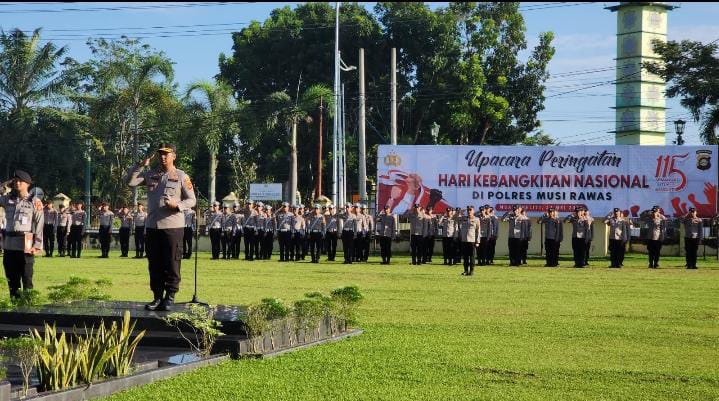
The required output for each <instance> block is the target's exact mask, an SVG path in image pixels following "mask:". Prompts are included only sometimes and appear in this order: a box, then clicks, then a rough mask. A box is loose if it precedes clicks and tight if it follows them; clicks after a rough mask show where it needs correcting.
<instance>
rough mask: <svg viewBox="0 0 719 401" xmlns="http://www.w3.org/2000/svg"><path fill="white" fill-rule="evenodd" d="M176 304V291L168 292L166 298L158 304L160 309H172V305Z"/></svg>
mask: <svg viewBox="0 0 719 401" xmlns="http://www.w3.org/2000/svg"><path fill="white" fill-rule="evenodd" d="M174 304H175V293H174V292H167V293H166V294H165V298H163V299H162V302H160V305H158V306H157V309H156V310H158V311H171V310H172V306H173V305H174Z"/></svg>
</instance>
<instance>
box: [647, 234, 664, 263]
mask: <svg viewBox="0 0 719 401" xmlns="http://www.w3.org/2000/svg"><path fill="white" fill-rule="evenodd" d="M647 251H648V252H649V267H659V255H660V254H661V253H662V241H659V240H649V241H647Z"/></svg>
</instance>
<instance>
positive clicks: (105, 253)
mask: <svg viewBox="0 0 719 401" xmlns="http://www.w3.org/2000/svg"><path fill="white" fill-rule="evenodd" d="M98 218H99V219H100V230H99V231H98V234H97V235H98V239H99V240H100V251H101V253H102V254H101V255H100V257H101V258H109V257H110V243H111V242H112V222H113V220H115V213H113V212H111V211H110V205H108V204H107V202H102V204H101V205H100V211H99V213H98Z"/></svg>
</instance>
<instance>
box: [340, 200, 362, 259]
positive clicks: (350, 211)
mask: <svg viewBox="0 0 719 401" xmlns="http://www.w3.org/2000/svg"><path fill="white" fill-rule="evenodd" d="M356 210H357V208H356V207H354V206H353V205H351V204H347V205H345V211H344V212H342V213H338V215H337V218H338V219H339V222H340V226H341V227H342V250H343V251H344V257H345V260H344V262H343V263H342V264H345V265H348V264H349V265H351V264H352V257H353V255H354V240H355V233H356V232H357V214H356V213H355V212H356Z"/></svg>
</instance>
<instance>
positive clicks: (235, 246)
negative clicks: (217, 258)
mask: <svg viewBox="0 0 719 401" xmlns="http://www.w3.org/2000/svg"><path fill="white" fill-rule="evenodd" d="M241 243H242V230H235V233H234V234H233V235H232V259H239V258H240V244H241Z"/></svg>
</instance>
